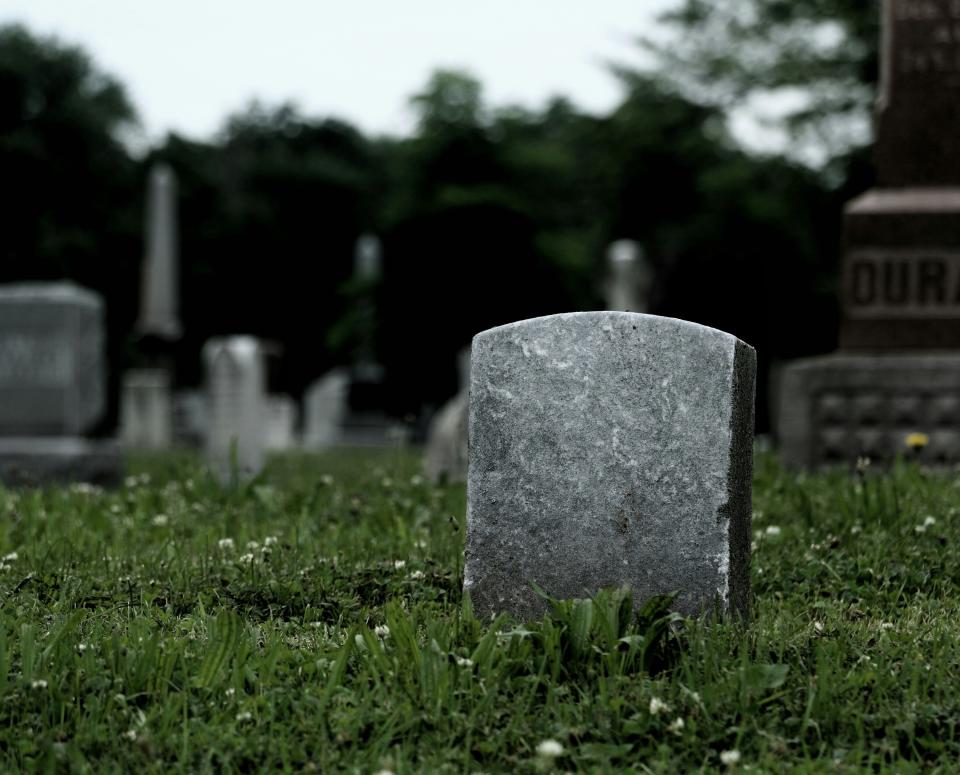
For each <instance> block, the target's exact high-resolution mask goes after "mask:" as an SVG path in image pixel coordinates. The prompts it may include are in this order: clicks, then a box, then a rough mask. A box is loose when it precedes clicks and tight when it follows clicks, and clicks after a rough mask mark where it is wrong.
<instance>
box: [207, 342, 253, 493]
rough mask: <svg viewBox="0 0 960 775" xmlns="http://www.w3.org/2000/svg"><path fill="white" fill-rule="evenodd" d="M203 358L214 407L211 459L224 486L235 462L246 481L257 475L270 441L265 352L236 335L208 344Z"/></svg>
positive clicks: (211, 413)
mask: <svg viewBox="0 0 960 775" xmlns="http://www.w3.org/2000/svg"><path fill="white" fill-rule="evenodd" d="M203 355H204V362H205V364H206V369H207V395H208V400H209V402H210V407H209V408H210V426H209V429H208V432H207V459H208V460H209V462H210V464H211V465H212V466H213V468H214V470H215V471H216V472H217V474H218V475H219V476H220V478H221V480H223V481H227V480H228V479H229V478H230V476H231V475H232V473H233V466H234V463H235V464H236V468H237V473H238V474H240V475H241V476H252V475H256V474H258V473H259V472H260V470H261V469H262V468H263V460H264V446H265V441H266V425H265V423H266V417H265V412H264V407H265V399H266V388H267V379H266V353H265V351H264V348H263V346H262V345H261V343H260V342H259V341H258V340H257V339H255V338H254V337H252V336H231V337H225V338H223V339H212V340H210V341H209V342H207V343H206V344H205V345H204V348H203ZM234 455H235V456H236V457H235V460H234Z"/></svg>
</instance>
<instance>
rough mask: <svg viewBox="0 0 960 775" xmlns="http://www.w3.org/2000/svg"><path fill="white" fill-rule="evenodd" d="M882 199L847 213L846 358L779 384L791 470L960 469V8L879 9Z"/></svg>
mask: <svg viewBox="0 0 960 775" xmlns="http://www.w3.org/2000/svg"><path fill="white" fill-rule="evenodd" d="M883 14H884V18H883V25H882V29H883V45H882V52H881V67H882V72H881V78H880V81H881V85H880V94H879V98H878V101H877V131H876V137H877V139H876V164H877V181H878V185H877V187H876V188H874V189H872V190H870V191H867V192H866V193H865V194H863V195H862V196H860V197H858V198H857V199H855V200H853V201H852V202H850V203H849V204H848V205H847V207H846V209H845V213H844V245H843V249H844V253H843V274H842V286H841V287H842V317H841V329H840V352H838V353H835V354H833V355H828V356H824V357H822V358H814V359H810V360H806V361H800V362H797V363H794V364H791V365H790V366H788V367H787V368H785V369H784V371H783V374H782V377H781V380H780V395H779V401H778V404H779V407H778V421H777V436H778V441H779V443H780V447H781V451H782V455H783V459H784V462H786V463H787V464H789V465H795V466H812V465H817V464H821V463H825V462H842V461H850V460H853V459H856V457H857V456H860V455H864V456H869V457H872V458H875V459H881V460H882V459H889V458H890V457H892V456H893V455H895V454H896V453H897V452H898V451H900V450H902V449H904V447H903V443H904V438H905V437H906V435H907V434H910V433H919V434H923V436H924V437H925V438H926V439H927V440H928V443H927V444H926V445H925V446H923V448H922V449H921V450H919V455H920V457H921V458H922V459H926V460H927V461H929V462H943V463H946V462H956V461H958V460H960V0H885V2H884V4H883Z"/></svg>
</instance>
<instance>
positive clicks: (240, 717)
mask: <svg viewBox="0 0 960 775" xmlns="http://www.w3.org/2000/svg"><path fill="white" fill-rule="evenodd" d="M236 719H237V721H239V722H240V723H241V724H242V723H243V722H244V721H250V720H251V719H253V714H252V713H251V712H250V711H249V710H245V711H242V712H241V713H238V714H237V716H236Z"/></svg>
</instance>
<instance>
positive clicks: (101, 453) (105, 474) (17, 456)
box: [0, 436, 123, 487]
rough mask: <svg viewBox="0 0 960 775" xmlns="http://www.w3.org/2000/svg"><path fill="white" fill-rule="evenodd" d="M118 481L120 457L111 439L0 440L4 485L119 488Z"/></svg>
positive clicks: (1, 469) (1, 474) (1, 475)
mask: <svg viewBox="0 0 960 775" xmlns="http://www.w3.org/2000/svg"><path fill="white" fill-rule="evenodd" d="M122 478H123V458H122V456H121V454H120V445H119V444H118V443H117V441H116V440H114V439H84V438H80V437H75V436H73V437H72V436H57V437H40V436H18V437H6V438H0V481H2V482H3V483H4V484H5V485H8V486H18V487H36V486H43V485H49V484H66V483H69V482H89V483H90V484H97V485H101V486H105V487H112V486H116V485H119V484H120V482H121V480H122Z"/></svg>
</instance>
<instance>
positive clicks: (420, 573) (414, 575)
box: [410, 570, 427, 581]
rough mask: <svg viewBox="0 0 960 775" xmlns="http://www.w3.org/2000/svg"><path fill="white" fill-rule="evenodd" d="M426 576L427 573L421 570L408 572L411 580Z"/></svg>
mask: <svg viewBox="0 0 960 775" xmlns="http://www.w3.org/2000/svg"><path fill="white" fill-rule="evenodd" d="M426 576H427V574H426V573H424V572H423V571H422V570H415V571H414V572H413V573H411V574H410V579H411V580H412V581H420V580H421V579H424V578H426Z"/></svg>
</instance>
